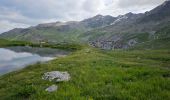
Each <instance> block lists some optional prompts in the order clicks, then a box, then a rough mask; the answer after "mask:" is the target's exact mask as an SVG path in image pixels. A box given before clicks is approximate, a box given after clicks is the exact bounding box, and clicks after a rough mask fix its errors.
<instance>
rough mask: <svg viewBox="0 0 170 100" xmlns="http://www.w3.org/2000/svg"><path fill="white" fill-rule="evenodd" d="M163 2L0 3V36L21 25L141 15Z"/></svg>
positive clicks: (57, 0) (17, 0) (19, 0)
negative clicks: (106, 16) (140, 13)
mask: <svg viewBox="0 0 170 100" xmlns="http://www.w3.org/2000/svg"><path fill="white" fill-rule="evenodd" d="M164 1H165V0H0V32H1V31H2V30H7V29H11V28H14V27H21V26H22V25H23V27H26V26H30V25H36V24H39V23H43V22H52V21H70V20H82V19H85V18H88V17H92V16H94V15H96V14H104V15H113V16H117V15H120V14H125V13H128V12H135V13H138V12H145V11H146V10H150V9H152V8H154V7H156V6H157V5H159V4H161V3H162V2H164ZM10 24H11V25H10ZM3 25H5V27H6V28H4V26H3ZM2 26H3V27H2ZM7 27H8V28H7Z"/></svg>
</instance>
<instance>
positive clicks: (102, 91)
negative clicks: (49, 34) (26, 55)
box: [0, 47, 170, 100]
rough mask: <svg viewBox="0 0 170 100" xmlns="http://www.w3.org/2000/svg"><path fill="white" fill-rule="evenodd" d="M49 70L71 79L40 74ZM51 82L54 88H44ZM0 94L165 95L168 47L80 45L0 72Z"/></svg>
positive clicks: (17, 97) (169, 99) (46, 97)
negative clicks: (63, 54)
mask: <svg viewBox="0 0 170 100" xmlns="http://www.w3.org/2000/svg"><path fill="white" fill-rule="evenodd" d="M49 71H68V72H69V73H70V75H71V80H70V81H68V82H62V83H55V82H49V81H45V80H42V75H43V73H45V72H49ZM52 84H56V85H58V86H59V88H58V90H57V91H56V92H52V93H48V92H46V91H45V89H46V88H47V87H49V86H50V85H52ZM0 99H1V100H23V99H24V100H25V99H26V100H27V99H29V100H170V50H113V51H103V50H98V49H94V48H91V47H83V48H81V50H77V51H74V52H73V53H72V54H70V55H69V56H67V57H64V58H59V59H55V60H53V61H50V62H47V63H37V64H35V65H30V66H28V67H27V68H25V69H23V70H20V71H16V72H12V73H9V74H6V75H3V76H0Z"/></svg>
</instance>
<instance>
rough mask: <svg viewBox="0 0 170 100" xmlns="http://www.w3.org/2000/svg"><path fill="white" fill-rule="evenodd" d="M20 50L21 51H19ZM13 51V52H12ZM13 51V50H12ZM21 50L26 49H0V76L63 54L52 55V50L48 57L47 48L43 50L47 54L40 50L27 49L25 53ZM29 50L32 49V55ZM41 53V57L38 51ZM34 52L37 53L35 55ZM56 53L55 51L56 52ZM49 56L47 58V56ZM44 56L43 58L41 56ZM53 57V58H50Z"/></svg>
mask: <svg viewBox="0 0 170 100" xmlns="http://www.w3.org/2000/svg"><path fill="white" fill-rule="evenodd" d="M20 48H21V49H20ZM12 49H13V50H12ZM14 49H15V50H14ZM22 49H26V48H23V47H16V48H15V47H11V48H8V49H7V48H0V75H2V74H5V73H8V72H11V71H15V70H18V69H21V68H24V67H25V66H27V65H30V64H34V63H37V62H45V61H49V60H52V59H54V56H55V57H56V56H57V55H60V56H61V55H64V54H65V53H64V54H63V53H62V54H60V52H56V53H55V54H54V50H51V51H53V52H52V54H51V55H50V52H49V51H50V49H48V50H47V48H46V49H45V50H44V51H46V52H47V54H45V52H42V51H43V50H42V48H41V49H38V48H29V49H28V48H27V49H26V50H29V52H27V51H24V50H23V51H22ZM31 49H33V51H34V52H33V53H31ZM39 50H40V51H41V52H40V53H41V55H40V54H38V51H39ZM35 51H36V52H37V53H35ZM56 51H57V50H56ZM48 54H49V56H48ZM42 55H45V56H42ZM52 55H53V56H52Z"/></svg>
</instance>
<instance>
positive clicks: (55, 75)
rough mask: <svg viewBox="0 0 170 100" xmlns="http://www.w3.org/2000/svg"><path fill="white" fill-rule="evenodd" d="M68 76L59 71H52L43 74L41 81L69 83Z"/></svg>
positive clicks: (66, 73)
mask: <svg viewBox="0 0 170 100" xmlns="http://www.w3.org/2000/svg"><path fill="white" fill-rule="evenodd" d="M70 78H71V77H70V74H69V73H68V72H60V71H52V72H47V73H44V75H43V77H42V79H44V80H49V81H54V82H62V81H69V80H70Z"/></svg>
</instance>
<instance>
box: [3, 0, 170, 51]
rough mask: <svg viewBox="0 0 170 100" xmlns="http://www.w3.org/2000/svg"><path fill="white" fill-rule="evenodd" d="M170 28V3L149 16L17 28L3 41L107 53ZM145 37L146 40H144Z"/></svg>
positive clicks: (107, 16)
mask: <svg viewBox="0 0 170 100" xmlns="http://www.w3.org/2000/svg"><path fill="white" fill-rule="evenodd" d="M168 25H170V1H169V0H167V1H165V2H164V3H163V4H161V5H160V6H158V7H156V8H154V9H152V10H151V11H147V12H145V13H139V14H134V13H131V12H129V13H127V14H125V15H119V16H117V17H112V16H110V15H106V16H103V15H96V16H94V17H91V18H88V19H84V20H82V21H69V22H54V23H44V24H39V25H37V26H35V27H29V28H25V29H23V28H16V29H13V30H10V31H8V32H5V33H3V34H1V35H0V37H1V38H5V39H10V40H25V41H31V42H41V41H46V42H53V43H59V42H83V43H89V44H90V45H91V46H94V47H99V48H103V49H120V48H121V49H122V48H123V49H125V48H130V47H132V46H135V45H137V44H141V43H143V42H145V41H150V40H153V39H155V38H154V37H155V33H157V32H159V30H161V29H162V28H164V27H168ZM145 35H146V36H145ZM143 36H144V37H145V39H143V40H141V39H140V38H144V37H143Z"/></svg>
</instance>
